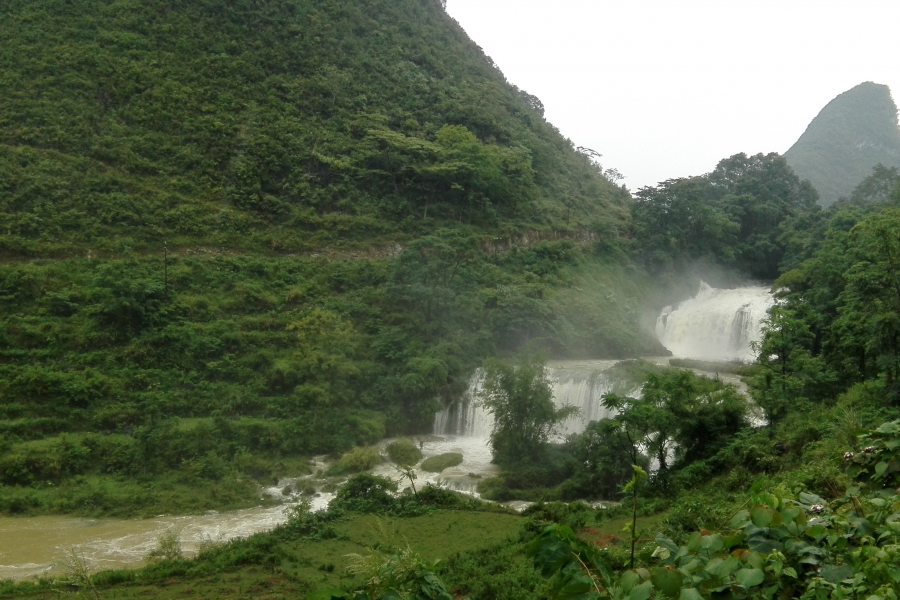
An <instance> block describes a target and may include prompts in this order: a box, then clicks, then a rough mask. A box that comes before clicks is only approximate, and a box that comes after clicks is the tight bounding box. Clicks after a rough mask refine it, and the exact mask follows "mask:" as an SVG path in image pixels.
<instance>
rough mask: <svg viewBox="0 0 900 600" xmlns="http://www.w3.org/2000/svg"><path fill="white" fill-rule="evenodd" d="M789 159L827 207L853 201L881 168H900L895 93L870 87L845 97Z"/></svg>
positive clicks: (829, 107)
mask: <svg viewBox="0 0 900 600" xmlns="http://www.w3.org/2000/svg"><path fill="white" fill-rule="evenodd" d="M784 156H785V158H786V159H787V161H788V164H790V166H791V167H792V168H793V169H794V171H795V172H796V173H797V175H798V176H799V177H800V178H801V179H809V180H810V181H812V184H813V185H814V186H815V188H816V190H818V192H819V196H820V203H821V204H822V205H823V206H830V205H831V204H833V203H834V202H836V201H837V200H838V198H841V197H847V196H849V195H850V193H851V192H852V191H853V189H854V188H855V187H856V186H857V185H858V184H859V183H860V182H861V181H862V180H863V179H864V178H865V177H866V176H868V175H869V174H870V173H871V172H872V169H873V168H874V167H875V166H876V165H878V164H882V165H884V166H886V167H892V166H900V128H898V126H897V106H896V104H894V100H893V99H892V98H891V92H890V89H889V88H888V87H887V86H886V85H879V84H877V83H872V82H866V83H861V84H859V85H858V86H856V87H854V88H852V89H850V90H848V91H846V92H844V93H843V94H840V95H839V96H838V97H837V98H835V99H834V100H832V101H831V102H829V103H828V104H827V105H826V106H825V108H823V109H822V112H820V113H819V114H818V116H817V117H816V118H815V119H813V120H812V122H811V123H810V124H809V127H807V128H806V131H805V132H804V133H803V135H802V136H800V139H799V140H797V142H796V143H795V144H794V145H793V146H791V148H790V150H788V151H787V152H786V153H785V155H784Z"/></svg>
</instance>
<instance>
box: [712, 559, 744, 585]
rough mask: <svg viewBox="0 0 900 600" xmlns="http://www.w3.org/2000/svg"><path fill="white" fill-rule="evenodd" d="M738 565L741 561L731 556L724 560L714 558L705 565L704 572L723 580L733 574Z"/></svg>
mask: <svg viewBox="0 0 900 600" xmlns="http://www.w3.org/2000/svg"><path fill="white" fill-rule="evenodd" d="M740 564H741V561H739V560H738V559H737V558H735V557H733V556H730V557H728V558H727V559H726V560H722V559H721V558H714V559H712V560H711V561H709V562H708V563H707V564H706V572H707V573H709V574H710V575H715V576H716V577H721V578H723V579H724V578H725V577H728V576H729V575H731V574H732V573H734V571H735V569H737V568H738V567H739V566H740Z"/></svg>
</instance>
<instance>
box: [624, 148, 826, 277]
mask: <svg viewBox="0 0 900 600" xmlns="http://www.w3.org/2000/svg"><path fill="white" fill-rule="evenodd" d="M816 199H817V195H816V191H815V190H814V189H813V187H812V186H811V185H810V183H809V182H808V181H800V179H799V178H798V177H797V175H796V174H794V172H793V171H792V170H791V168H790V167H789V166H788V164H787V162H786V161H785V160H784V158H783V157H782V156H779V155H778V154H775V153H772V154H765V155H764V154H757V155H755V156H747V155H746V154H735V155H734V156H732V157H730V158H727V159H724V160H722V161H721V162H719V164H718V166H717V167H716V169H715V170H714V171H713V172H711V173H708V174H706V175H703V176H700V177H691V178H682V179H670V180H668V181H664V182H662V183H661V184H659V185H658V186H656V187H645V188H641V190H640V191H638V192H637V194H636V200H637V203H636V204H635V207H634V228H635V238H636V241H637V253H638V255H639V256H640V257H641V259H642V260H643V262H644V263H645V264H646V265H647V266H648V267H650V268H652V269H654V270H657V271H660V270H667V269H672V268H678V267H682V266H684V265H685V264H687V263H689V262H691V261H694V260H698V259H706V260H711V261H713V262H716V263H719V264H722V265H724V266H728V267H734V268H736V269H738V270H739V271H741V272H743V273H744V274H746V275H749V276H752V277H758V278H764V279H774V278H775V277H777V276H778V268H779V266H780V263H781V261H782V258H783V256H784V253H785V246H784V243H783V242H782V241H781V240H780V239H779V238H780V234H781V231H782V227H783V224H784V223H785V222H786V221H789V220H791V219H795V218H798V217H800V216H801V215H803V214H804V213H808V212H810V211H815V210H816V209H817V206H816Z"/></svg>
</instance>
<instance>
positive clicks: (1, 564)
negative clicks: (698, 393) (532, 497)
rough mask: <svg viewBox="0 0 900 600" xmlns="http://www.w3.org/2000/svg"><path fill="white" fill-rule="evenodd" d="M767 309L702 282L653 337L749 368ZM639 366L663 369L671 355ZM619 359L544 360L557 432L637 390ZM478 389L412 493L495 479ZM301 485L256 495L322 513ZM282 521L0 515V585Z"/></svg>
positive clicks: (233, 516)
mask: <svg viewBox="0 0 900 600" xmlns="http://www.w3.org/2000/svg"><path fill="white" fill-rule="evenodd" d="M772 303H773V300H772V297H771V295H770V294H769V292H768V288H767V287H765V286H748V287H743V288H735V289H728V290H723V289H716V288H712V287H710V286H708V285H706V284H702V285H701V288H700V290H699V292H698V294H697V295H696V296H694V297H693V298H690V299H688V300H685V301H684V302H681V303H679V304H677V305H673V306H667V307H666V308H665V309H664V310H663V311H662V312H661V314H660V316H659V318H658V319H657V324H656V333H657V337H658V338H659V339H660V341H661V342H662V343H663V345H664V346H666V348H667V349H669V350H670V351H671V352H672V354H673V356H675V357H679V358H691V359H699V360H713V361H723V360H725V361H745V362H749V361H752V360H753V359H754V355H753V350H752V346H751V344H752V342H754V341H757V340H758V339H759V337H760V326H761V321H762V319H764V318H765V315H766V311H767V310H768V309H769V308H770V307H771V306H772ZM647 360H650V361H652V362H656V363H659V364H667V363H668V360H669V357H659V358H648V359H647ZM619 362H620V361H615V360H582V361H552V362H550V363H548V367H549V375H550V377H551V380H552V383H553V392H554V402H555V403H556V404H557V405H558V406H565V405H574V406H576V407H578V408H579V409H580V410H581V415H582V416H581V417H575V418H572V419H570V420H569V421H567V422H566V423H564V424H563V427H562V434H569V433H577V432H580V431H583V430H584V427H585V425H586V423H587V422H589V421H590V420H593V419H600V418H603V417H605V416H609V415H608V413H607V412H606V410H605V409H604V408H603V407H602V406H601V405H600V397H601V396H602V395H603V394H605V393H607V392H610V391H615V392H617V393H623V394H637V393H639V389H638V386H636V385H634V384H633V383H629V382H628V381H625V380H622V379H621V378H618V377H617V376H616V375H615V374H614V372H615V369H613V367H614V366H615V365H616V364H618V363H619ZM697 372H698V373H700V374H704V375H717V376H719V377H720V378H721V379H723V380H725V381H727V382H729V383H734V384H735V385H738V387H739V388H740V389H742V390H743V384H742V383H741V382H740V380H739V378H737V377H736V376H734V375H728V374H724V373H723V374H718V373H710V372H706V371H697ZM611 373H612V374H611ZM479 385H480V380H479V377H478V375H477V374H476V375H475V376H473V378H472V383H471V385H470V390H469V392H468V394H467V397H466V398H463V399H462V400H461V401H460V402H458V403H456V404H455V405H454V406H453V407H451V408H449V409H446V410H444V411H442V412H440V413H438V414H437V415H436V416H435V421H434V434H433V435H430V436H423V437H421V438H417V440H418V441H419V442H420V443H421V447H422V451H423V454H424V456H425V458H428V457H430V456H436V455H438V454H443V453H446V452H460V453H462V455H463V462H462V464H460V465H459V466H457V467H452V468H449V469H446V470H445V471H444V472H442V473H440V474H436V473H428V472H425V471H421V470H417V471H416V475H417V480H416V484H417V485H418V486H421V485H424V484H426V483H428V482H432V483H437V484H441V485H444V486H447V487H449V488H450V489H455V490H459V491H461V492H464V493H469V494H476V492H475V487H476V485H477V484H478V481H479V480H480V479H482V478H484V477H490V476H492V475H495V474H496V472H497V471H496V467H495V466H494V465H492V464H491V463H490V459H491V454H490V447H489V446H488V443H487V440H488V435H489V434H490V431H491V424H492V423H491V417H490V415H489V414H487V413H486V412H485V411H484V410H483V409H482V408H480V407H479V406H477V404H476V403H475V402H472V401H471V400H472V396H473V394H474V393H475V392H476V391H477V389H478V386H479ZM388 441H389V440H385V442H383V444H385V443H387V442H388ZM316 460H318V461H319V464H317V465H316V467H317V469H319V468H323V467H325V466H326V465H325V464H324V462H322V459H321V458H318V459H316ZM373 472H374V473H375V474H378V475H386V476H390V477H392V478H394V479H398V474H397V473H396V472H395V471H393V470H392V468H391V467H390V466H389V465H387V464H384V465H381V466H379V467H376V468H375V469H374V470H373ZM300 479H302V480H304V481H300V480H298V479H285V480H282V481H280V482H279V483H278V485H277V486H273V487H271V488H266V489H264V490H262V492H263V493H264V494H269V495H272V496H275V497H278V498H282V497H283V496H282V489H283V488H284V487H285V486H288V485H290V486H291V487H293V488H294V489H302V487H304V484H306V486H307V487H308V485H313V486H314V487H316V488H317V489H319V493H318V495H317V496H315V497H313V498H312V501H313V504H314V509H321V508H324V507H325V506H327V504H328V502H329V501H330V500H331V498H332V497H333V494H331V493H328V492H325V491H322V489H321V488H322V487H323V486H325V485H326V483H331V484H332V485H333V483H334V482H326V481H325V480H316V479H314V476H308V477H306V478H300ZM298 484H300V485H298ZM406 485H408V483H407V484H406ZM293 498H296V496H292V497H289V500H290V499H293ZM286 518H287V517H286V515H285V513H284V507H283V506H277V507H274V508H250V509H245V510H238V511H228V512H223V513H217V512H215V511H211V512H209V513H207V514H204V515H188V516H178V517H171V516H160V517H157V518H155V519H144V520H126V519H76V518H71V517H34V518H11V517H3V518H0V579H15V580H20V579H26V578H30V577H39V576H47V575H61V574H62V569H61V567H60V563H61V559H62V557H63V556H64V554H65V551H66V549H67V548H70V547H77V548H78V550H79V551H80V552H81V553H83V555H84V557H85V559H86V560H87V562H88V563H89V565H90V567H91V568H92V569H95V570H99V569H112V568H123V567H136V566H140V565H141V564H143V562H144V557H145V556H146V555H147V553H148V552H150V550H152V549H153V547H154V546H155V545H156V543H157V540H158V538H159V537H160V536H161V535H162V534H163V533H165V532H167V531H170V530H171V531H174V532H175V533H176V534H177V535H178V537H179V540H180V541H181V545H182V550H183V551H184V554H185V555H187V556H190V555H192V554H194V553H196V552H197V551H198V549H199V548H200V547H201V546H202V545H203V544H208V543H216V542H223V541H227V540H230V539H234V538H237V537H245V536H248V535H251V534H253V533H257V532H260V531H266V530H269V529H272V528H273V527H275V526H277V525H278V524H280V523H283V522H284V521H285V520H286Z"/></svg>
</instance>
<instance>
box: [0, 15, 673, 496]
mask: <svg viewBox="0 0 900 600" xmlns="http://www.w3.org/2000/svg"><path fill="white" fill-rule="evenodd" d="M0 39H3V44H2V45H0V97H2V98H3V102H2V103H0V257H2V259H3V263H2V265H0V511H3V512H73V511H74V512H81V513H97V514H101V513H106V514H109V513H119V514H135V513H139V514H140V513H144V514H158V513H159V512H163V511H177V510H200V509H205V508H211V507H223V506H236V505H241V504H247V503H253V504H255V503H256V502H258V496H257V493H256V486H255V485H254V484H252V483H248V482H250V481H251V480H250V479H249V478H248V476H250V477H253V478H255V479H257V480H259V481H265V482H271V478H272V477H273V476H274V475H279V474H280V475H285V474H290V472H291V471H292V470H294V471H296V470H297V469H301V470H302V463H298V462H296V461H295V460H294V459H293V458H292V457H298V456H303V455H309V454H312V453H324V452H333V451H338V450H344V449H347V448H349V447H350V446H352V445H353V444H364V443H371V442H373V441H375V440H377V439H378V438H380V437H383V436H384V435H387V434H394V433H400V432H410V431H428V430H430V425H431V420H432V417H433V414H434V411H435V410H436V409H437V408H438V407H439V406H440V404H439V400H441V399H448V398H452V397H454V396H455V395H457V394H458V393H459V392H460V390H461V389H462V388H464V387H465V386H466V384H467V378H468V376H469V374H470V373H471V372H472V369H473V368H474V367H475V366H477V365H478V364H480V362H481V360H482V359H483V358H484V357H485V356H489V355H493V354H497V353H506V352H512V351H515V350H517V349H518V348H520V347H522V346H523V345H524V344H527V343H528V344H532V345H535V346H537V347H539V348H542V349H544V350H545V351H547V352H548V353H549V354H551V355H553V356H558V357H565V356H579V357H607V356H608V357H614V356H615V357H623V356H635V355H638V354H641V353H658V352H660V351H661V350H660V347H659V346H658V343H657V342H656V340H655V339H654V338H653V336H652V335H651V334H649V333H646V332H645V330H644V329H642V322H641V321H642V318H643V315H642V311H641V307H642V306H644V305H646V304H647V303H648V301H649V294H650V292H649V290H651V289H652V282H651V281H650V279H649V277H648V276H646V275H642V274H641V273H640V271H639V270H636V269H634V268H633V267H631V266H630V263H629V261H628V259H627V249H628V244H629V243H630V242H629V240H628V232H629V229H630V216H629V207H630V202H631V200H630V197H629V195H628V193H627V192H626V191H625V190H624V189H622V188H619V187H617V186H616V185H615V184H614V183H612V182H610V181H609V180H607V179H606V178H605V177H603V175H602V173H601V169H600V167H599V165H597V164H595V163H593V162H592V161H591V160H590V158H589V157H587V156H585V155H584V154H579V153H578V152H576V151H575V149H574V148H573V146H572V144H571V143H570V142H569V141H568V140H566V139H564V138H563V137H562V136H560V134H559V133H558V131H557V130H556V129H554V128H553V126H552V125H550V124H548V123H547V122H546V121H545V120H544V119H543V117H542V108H541V105H540V101H539V100H537V99H536V98H534V97H532V96H529V95H528V94H526V93H524V92H522V91H521V90H518V89H516V88H515V87H513V86H511V85H510V84H508V83H507V82H506V81H505V79H504V77H503V75H502V74H501V73H500V72H499V71H498V70H497V68H496V67H495V66H494V65H493V63H492V62H491V61H490V59H489V58H487V57H486V56H484V54H483V53H482V52H481V50H480V49H479V48H478V47H477V46H476V45H475V44H474V43H472V41H471V40H469V39H468V38H467V36H466V35H465V33H464V32H463V31H462V29H461V28H460V27H459V26H458V25H457V24H456V23H455V22H454V21H453V20H452V19H451V18H450V17H449V16H448V15H447V14H446V13H445V12H444V11H443V9H442V6H441V4H440V3H439V2H437V1H432V0H390V1H388V0H375V1H371V2H359V1H354V0H227V1H226V0H201V1H197V0H191V1H182V0H140V1H139V0H81V1H79V2H69V1H66V0H40V1H38V0H10V1H6V2H3V3H2V4H0ZM613 292H614V293H613ZM292 461H293V462H292ZM292 465H293V466H292ZM4 486H6V487H4Z"/></svg>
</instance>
